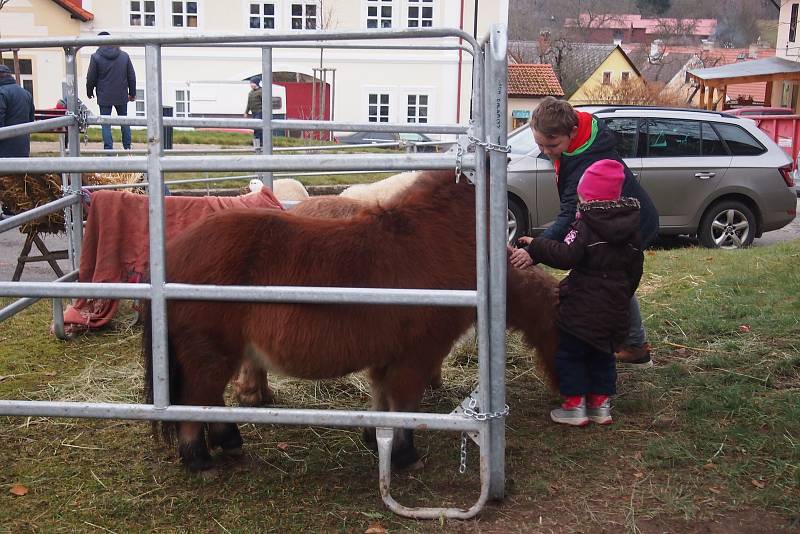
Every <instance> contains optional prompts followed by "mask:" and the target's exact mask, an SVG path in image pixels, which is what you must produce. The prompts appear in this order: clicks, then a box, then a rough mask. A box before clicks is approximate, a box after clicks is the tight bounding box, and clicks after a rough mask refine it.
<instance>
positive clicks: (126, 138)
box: [86, 32, 136, 150]
mask: <svg viewBox="0 0 800 534" xmlns="http://www.w3.org/2000/svg"><path fill="white" fill-rule="evenodd" d="M98 35H109V33H108V32H100V33H99V34H98ZM95 89H96V90H97V105H98V106H99V107H100V115H111V108H114V109H116V110H117V115H119V116H121V117H124V116H126V115H127V114H128V102H133V101H135V100H136V72H135V71H134V70H133V63H131V58H130V57H129V56H128V54H126V53H125V52H123V51H122V50H120V48H119V47H118V46H115V45H108V46H101V47H99V48H98V49H97V52H95V53H94V54H92V58H91V60H90V61H89V71H88V72H87V74H86V95H87V96H88V97H89V98H94V92H95ZM102 128H103V148H104V149H105V150H113V148H114V140H113V138H112V137H111V126H110V125H108V124H104V125H103V126H102ZM122 147H123V148H124V149H125V150H130V148H131V127H130V126H122Z"/></svg>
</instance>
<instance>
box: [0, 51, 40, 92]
mask: <svg viewBox="0 0 800 534" xmlns="http://www.w3.org/2000/svg"><path fill="white" fill-rule="evenodd" d="M2 64H3V65H5V66H6V67H8V68H9V69H11V73H12V75H13V73H14V60H13V59H12V58H9V57H4V58H3V63H2ZM19 80H20V82H21V83H22V87H23V88H24V89H26V90H27V91H28V92H29V93H30V94H31V96H33V61H32V60H30V59H20V60H19Z"/></svg>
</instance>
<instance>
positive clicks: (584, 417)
mask: <svg viewBox="0 0 800 534" xmlns="http://www.w3.org/2000/svg"><path fill="white" fill-rule="evenodd" d="M624 180H625V167H624V166H623V165H622V163H621V162H619V161H615V160H611V159H602V160H600V161H596V162H595V163H593V164H592V165H590V166H589V167H588V168H587V169H586V171H585V172H584V173H583V177H582V178H581V179H580V181H579V183H578V186H577V196H578V211H577V214H576V217H575V220H574V221H573V222H572V223H571V224H570V226H569V229H568V232H567V234H566V235H565V236H564V238H563V240H553V239H548V238H545V237H539V238H536V239H531V238H523V239H525V241H527V242H528V248H527V250H528V252H529V253H530V254H531V256H532V257H533V259H534V261H535V262H538V263H544V264H545V265H549V266H551V267H555V268H557V269H571V271H570V272H569V274H568V275H567V276H566V277H565V278H564V279H563V280H562V281H561V283H560V284H559V305H558V317H557V319H556V324H557V325H558V327H559V330H560V332H559V346H558V351H557V352H556V374H557V375H558V382H559V389H560V392H561V395H562V396H563V397H564V402H563V404H562V405H561V407H560V408H556V409H555V410H553V411H551V412H550V418H551V419H552V420H553V421H555V422H556V423H562V424H567V425H574V426H584V425H587V424H588V423H589V421H594V422H595V423H598V424H610V423H611V421H612V419H611V401H610V397H611V395H614V394H615V393H616V381H617V369H616V363H615V361H614V351H615V350H616V349H617V348H618V347H619V346H620V344H622V342H623V341H624V340H625V337H626V335H627V333H628V324H629V322H630V305H629V303H630V300H631V297H633V294H634V292H635V291H636V288H637V287H638V286H639V280H640V279H641V277H642V265H643V263H644V256H643V254H642V251H641V241H642V239H641V234H640V230H639V228H640V211H639V201H638V200H637V199H635V198H630V197H622V198H620V193H621V191H622V184H623V182H624Z"/></svg>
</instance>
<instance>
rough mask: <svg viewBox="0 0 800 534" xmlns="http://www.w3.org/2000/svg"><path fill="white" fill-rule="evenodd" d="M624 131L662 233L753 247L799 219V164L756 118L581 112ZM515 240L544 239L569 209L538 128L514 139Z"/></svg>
mask: <svg viewBox="0 0 800 534" xmlns="http://www.w3.org/2000/svg"><path fill="white" fill-rule="evenodd" d="M578 109H580V110H581V111H588V112H590V113H593V114H594V115H595V116H596V117H597V118H598V119H600V120H603V121H604V122H605V123H606V124H607V125H608V127H609V128H610V129H611V130H613V131H614V132H616V133H617V135H618V137H619V144H618V146H617V149H618V150H619V153H620V155H621V156H622V158H623V159H624V160H625V163H626V164H627V165H628V167H630V169H631V171H633V173H634V175H635V176H636V178H637V179H638V180H639V182H640V183H641V184H642V186H643V187H644V188H645V190H646V191H647V192H648V193H649V194H650V197H651V198H652V199H653V202H654V203H655V205H656V208H657V209H658V214H659V223H660V229H659V233H660V234H661V235H680V234H688V235H691V236H696V237H697V239H698V240H699V242H700V244H702V245H703V246H706V247H711V248H717V247H720V248H739V247H746V246H748V245H750V243H752V242H753V239H754V238H756V237H760V236H761V235H762V234H763V233H764V232H768V231H770V230H777V229H778V228H782V227H783V226H786V225H787V224H789V223H790V222H791V221H792V220H793V219H794V218H795V215H796V208H797V197H796V196H795V192H794V179H793V174H792V162H791V160H790V159H789V157H788V156H787V155H786V153H784V151H783V150H782V149H781V148H779V147H778V146H777V145H776V144H775V143H774V142H773V141H772V140H771V139H770V138H769V137H768V136H767V134H765V133H764V132H762V131H761V130H759V129H758V128H757V127H756V125H755V123H754V122H753V121H751V120H749V119H744V118H738V117H734V116H732V115H728V114H725V113H718V112H711V111H701V110H683V109H668V108H650V107H625V106H622V107H609V106H579V107H578ZM508 141H509V145H510V146H511V153H510V154H509V156H510V162H509V165H508V223H509V239H511V240H515V239H516V238H517V237H519V236H522V235H537V234H538V233H541V232H542V231H544V229H545V228H547V227H548V226H549V225H550V224H552V223H553V221H554V220H555V218H556V216H557V215H558V211H559V200H558V191H557V190H556V181H555V170H554V169H553V164H552V163H551V162H550V160H549V159H548V158H547V157H546V156H544V155H543V154H541V153H540V151H539V147H538V146H537V145H536V143H535V142H534V140H533V133H532V132H531V130H530V128H529V126H527V125H526V126H523V127H521V128H519V129H517V130H515V131H513V132H511V133H510V134H509V139H508Z"/></svg>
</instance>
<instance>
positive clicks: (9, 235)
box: [0, 199, 800, 282]
mask: <svg viewBox="0 0 800 534" xmlns="http://www.w3.org/2000/svg"><path fill="white" fill-rule="evenodd" d="M797 209H798V211H800V199H798V201H797ZM24 237H25V236H23V235H22V234H20V233H19V231H18V230H16V229H14V230H11V231H8V232H4V233H2V234H0V281H3V282H6V281H9V280H11V277H12V276H13V274H14V269H15V267H16V265H17V256H18V255H19V252H20V250H21V249H22V245H23V243H24V242H25V238H24ZM791 239H800V218H797V219H795V220H794V221H792V223H791V224H789V225H788V226H785V227H784V228H782V229H780V230H776V231H774V232H767V233H766V234H764V236H763V237H761V238H760V239H756V240H755V241H754V243H753V245H754V246H757V247H758V246H764V245H771V244H773V243H777V242H780V241H788V240H791ZM44 241H45V245H46V246H47V247H48V248H50V249H51V250H56V249H63V248H65V245H66V236H65V235H63V234H61V235H47V236H45V239H44ZM34 251H35V247H34ZM59 265H61V268H62V270H63V271H64V272H67V271H68V268H67V265H68V264H67V261H66V260H62V261H60V262H59ZM53 279H55V273H53V271H52V269H50V266H49V265H48V264H47V262H37V263H31V264H28V265H26V266H25V270H24V271H23V272H22V280H24V281H31V282H32V281H47V280H53Z"/></svg>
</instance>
